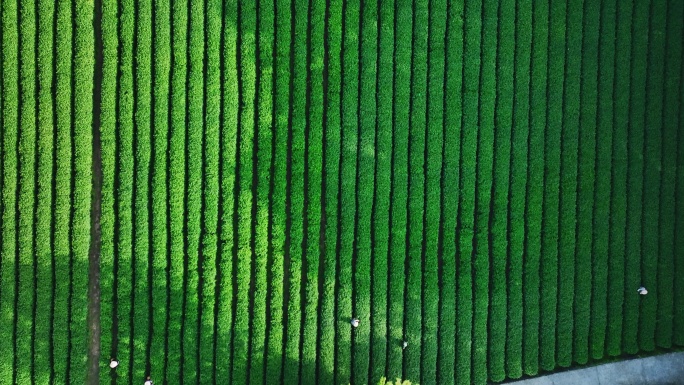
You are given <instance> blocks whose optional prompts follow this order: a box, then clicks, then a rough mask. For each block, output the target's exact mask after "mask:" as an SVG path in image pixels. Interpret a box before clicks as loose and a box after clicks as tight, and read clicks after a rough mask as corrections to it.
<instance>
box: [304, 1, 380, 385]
mask: <svg viewBox="0 0 684 385" xmlns="http://www.w3.org/2000/svg"><path fill="white" fill-rule="evenodd" d="M342 10H343V11H344V14H343V15H342V53H341V61H342V62H341V90H340V103H341V106H340V125H341V128H342V132H341V134H340V141H341V147H340V159H341V160H340V182H339V183H340V187H339V189H340V208H339V213H340V217H339V221H340V222H339V223H340V229H339V246H338V247H339V251H338V256H337V258H338V261H339V264H338V266H339V270H338V272H337V280H338V283H337V285H338V290H337V295H336V297H337V315H336V321H337V335H338V340H337V354H336V355H337V362H336V365H337V367H336V368H335V374H336V377H335V383H345V384H346V383H348V382H351V381H354V382H356V381H357V379H356V377H355V373H354V367H353V365H354V362H353V361H352V350H353V346H354V345H353V342H354V337H353V336H352V333H356V332H357V331H356V329H355V330H354V331H352V330H351V329H352V328H351V326H350V325H349V321H350V320H351V318H354V317H355V318H359V319H362V321H361V322H362V323H361V326H360V327H361V328H364V329H367V328H368V314H354V310H355V309H354V308H353V295H354V293H355V290H358V287H355V282H354V280H353V278H354V277H353V271H354V269H353V267H354V266H353V264H354V261H355V259H356V256H357V254H358V253H357V250H356V249H355V248H354V246H355V241H356V239H355V237H356V211H357V197H356V195H357V191H356V177H357V170H356V168H357V152H358V151H359V149H358V132H359V131H358V130H359V127H358V124H359V121H358V118H359V117H358V104H357V103H359V101H358V99H359V87H358V84H357V82H358V81H359V74H358V64H359V43H360V41H359V22H360V20H359V2H358V1H351V2H349V3H347V4H345V6H344V7H343V8H342ZM293 156H294V154H293Z"/></svg>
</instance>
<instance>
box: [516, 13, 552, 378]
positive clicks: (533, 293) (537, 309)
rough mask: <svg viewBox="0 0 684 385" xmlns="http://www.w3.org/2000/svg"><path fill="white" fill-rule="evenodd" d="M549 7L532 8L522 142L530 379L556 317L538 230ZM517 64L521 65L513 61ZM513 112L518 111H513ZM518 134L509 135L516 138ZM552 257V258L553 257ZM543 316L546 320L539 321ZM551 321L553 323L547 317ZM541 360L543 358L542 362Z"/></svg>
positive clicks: (526, 364) (527, 369) (526, 339)
mask: <svg viewBox="0 0 684 385" xmlns="http://www.w3.org/2000/svg"><path fill="white" fill-rule="evenodd" d="M549 16H550V14H549V4H548V3H545V2H541V3H535V4H534V6H533V7H532V16H531V18H532V25H533V29H532V41H531V43H530V44H531V45H530V52H532V55H531V57H530V88H529V92H530V93H529V107H530V115H529V122H530V133H529V137H528V140H527V144H528V148H527V151H528V152H527V158H526V159H527V176H528V180H527V197H526V198H525V253H526V258H525V261H524V266H523V270H524V273H523V288H524V289H525V290H524V295H523V330H524V331H523V373H525V374H527V375H535V374H537V373H538V371H539V365H540V354H539V351H540V349H541V348H542V346H544V345H545V344H546V345H551V344H555V341H554V340H551V341H548V339H550V337H551V336H550V335H547V334H546V333H542V334H541V335H543V336H544V340H541V339H540V337H541V336H540V325H541V323H542V322H544V325H547V326H548V327H553V326H552V321H553V320H555V312H554V313H553V315H552V314H548V313H547V310H552V309H555V304H556V302H555V297H556V293H555V290H554V286H552V285H551V284H552V280H551V278H552V276H553V275H552V274H554V272H555V270H554V269H555V261H553V263H552V264H549V261H548V258H547V257H546V254H544V255H545V258H544V263H543V264H542V258H541V256H542V232H541V231H542V225H543V224H544V217H543V211H542V209H543V207H544V205H545V204H546V205H548V203H544V194H545V191H546V178H545V170H544V161H545V159H546V156H547V155H546V149H545V143H546V124H547V123H548V122H549V116H548V112H549V110H548V100H547V94H548V90H549V88H548V87H549V84H548V82H549V79H548V78H549V76H548V74H549V72H548V69H549V67H548V64H549V63H548V58H549V54H550V53H549V49H548V39H549V28H548V26H549ZM516 63H520V61H516ZM516 111H517V109H516ZM517 131H518V130H517V129H516V130H515V131H514V132H513V135H514V137H515V134H516V132H517ZM552 256H554V258H555V254H552ZM542 290H543V292H544V294H546V295H547V296H546V297H544V305H549V306H553V308H546V309H545V310H541V306H540V305H541V293H542ZM542 317H545V318H546V320H545V321H542V319H543V318H542ZM552 317H553V318H552ZM544 360H546V358H545V359H544Z"/></svg>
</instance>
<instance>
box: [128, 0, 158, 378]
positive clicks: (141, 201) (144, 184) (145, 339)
mask: <svg viewBox="0 0 684 385" xmlns="http://www.w3.org/2000/svg"><path fill="white" fill-rule="evenodd" d="M135 13H136V15H135V43H134V44H135V46H134V47H135V48H134V52H133V55H134V58H133V66H134V67H133V68H134V75H133V76H134V88H135V90H134V91H135V96H134V100H135V102H134V103H135V106H134V108H135V112H134V123H133V124H134V133H133V135H134V137H133V143H134V146H135V148H134V154H135V160H134V165H135V166H134V170H133V172H134V174H133V178H134V179H133V186H134V192H133V196H134V198H133V199H134V203H133V205H134V214H133V218H134V222H133V277H134V278H133V282H134V284H133V296H132V301H133V314H134V315H133V323H132V325H131V326H132V330H131V335H132V339H133V341H132V354H133V360H132V362H133V371H132V372H131V375H132V376H133V378H137V379H141V378H145V376H146V373H145V372H146V364H147V362H149V360H150V357H149V356H148V354H149V352H148V350H147V347H148V346H149V344H150V342H151V340H150V338H151V337H152V336H151V335H150V333H149V331H150V327H151V325H149V319H150V314H149V311H150V305H151V304H150V303H149V294H150V292H149V290H150V287H151V285H152V282H150V281H149V280H148V278H149V275H148V272H149V271H150V266H149V262H150V257H151V255H152V254H151V250H150V246H151V245H150V232H151V229H152V228H154V227H155V226H156V225H157V224H156V223H154V222H153V221H152V220H150V214H151V213H150V212H149V211H148V207H149V205H150V202H149V200H150V198H149V194H150V171H149V169H150V160H151V151H152V140H151V139H152V138H151V135H150V133H151V128H152V126H151V123H152V122H151V115H150V113H151V109H150V107H151V99H150V91H151V85H152V82H151V75H152V67H151V66H152V62H151V59H152V57H151V54H152V30H151V26H152V23H151V19H152V2H151V1H149V0H148V1H139V2H136V3H135Z"/></svg>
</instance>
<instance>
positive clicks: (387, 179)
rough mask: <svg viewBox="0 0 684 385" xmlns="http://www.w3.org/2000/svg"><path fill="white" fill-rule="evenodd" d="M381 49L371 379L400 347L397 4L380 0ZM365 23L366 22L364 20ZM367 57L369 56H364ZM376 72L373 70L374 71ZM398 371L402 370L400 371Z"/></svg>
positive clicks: (381, 372)
mask: <svg viewBox="0 0 684 385" xmlns="http://www.w3.org/2000/svg"><path fill="white" fill-rule="evenodd" d="M377 7H378V9H377V32H375V31H374V33H377V44H378V47H377V53H378V57H377V58H375V57H374V56H373V58H374V59H375V60H374V61H371V63H372V65H373V66H375V65H377V72H376V73H375V76H374V79H373V80H374V83H373V87H374V88H375V89H376V92H377V93H376V94H375V98H374V99H375V100H374V101H373V102H374V107H375V108H376V109H375V111H371V114H374V115H375V122H374V123H375V129H376V137H375V145H374V147H375V155H376V157H375V169H374V174H375V190H374V191H375V195H374V198H373V207H374V208H375V209H374V211H373V217H372V219H371V220H372V225H371V239H372V243H373V251H372V255H371V258H372V262H371V264H372V271H371V272H370V274H371V277H372V282H371V293H372V297H371V314H372V317H373V318H372V328H373V329H372V331H371V339H370V349H371V356H370V363H369V366H370V380H369V381H375V379H377V378H380V377H382V376H383V375H385V371H386V369H387V354H388V351H389V350H390V349H396V344H393V343H392V341H391V340H390V339H389V338H388V336H389V334H388V333H389V328H388V326H389V325H388V319H389V318H388V316H389V312H388V299H389V297H390V296H389V285H390V283H389V281H388V277H389V261H390V259H389V246H390V243H389V242H390V234H391V232H392V231H393V230H392V229H391V228H390V225H391V224H390V220H391V218H390V209H391V207H392V196H391V192H392V191H391V183H392V139H393V132H392V128H393V127H392V96H393V94H392V93H393V82H392V78H393V74H394V71H393V64H394V41H393V40H394V30H393V24H394V23H393V18H394V8H393V4H390V3H389V2H378V4H377ZM364 26H366V25H365V24H364ZM364 57H365V56H364ZM371 72H372V71H371ZM397 374H398V373H397Z"/></svg>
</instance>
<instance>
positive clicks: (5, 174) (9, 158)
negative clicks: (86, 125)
mask: <svg viewBox="0 0 684 385" xmlns="http://www.w3.org/2000/svg"><path fill="white" fill-rule="evenodd" d="M16 20H17V3H16V2H13V1H6V2H3V3H2V37H3V39H2V92H1V93H0V94H1V97H2V245H1V247H2V252H1V254H0V255H1V256H2V260H1V262H2V263H1V266H2V267H1V268H0V269H1V270H0V309H1V311H2V313H1V314H0V350H2V351H3V352H6V355H4V357H2V359H0V377H2V378H4V380H3V383H5V384H9V383H14V382H15V376H16V374H15V370H14V366H15V355H16V354H15V352H14V338H15V337H14V336H15V334H16V331H15V327H14V325H16V323H15V318H16V315H15V309H14V303H15V298H16V296H17V294H16V290H15V289H14V288H15V287H17V286H18V285H19V282H17V280H16V272H17V266H18V262H19V261H17V254H16V252H17V246H16V245H17V243H16V242H17V226H16V223H17V221H18V218H17V217H18V213H17V193H18V189H17V184H18V169H19V162H18V153H17V145H18V127H19V116H18V113H19V84H18V80H17V79H18V76H19V58H18V54H19V42H18V39H19V31H18V30H19V28H18V26H17V24H16ZM62 101H63V98H62V99H60V102H62ZM60 138H61V137H60ZM60 144H62V143H60ZM60 147H61V146H60ZM66 159H69V158H68V157H67V158H66ZM56 185H57V187H61V188H64V190H65V192H66V193H67V197H68V191H69V190H68V188H69V187H68V185H66V186H65V185H64V184H61V183H60V184H57V183H56ZM63 203H64V201H63V200H62V201H58V202H56V204H55V206H56V208H59V209H61V210H60V212H59V213H60V214H65V215H62V216H61V217H60V218H61V219H64V217H66V220H67V222H65V223H68V214H69V204H68V202H67V203H66V204H63ZM58 204H63V205H61V206H58ZM55 211H56V210H55ZM58 246H60V248H59V251H61V252H63V253H64V254H63V255H68V253H69V250H68V244H66V245H64V243H63V242H60V243H59V244H57V243H55V251H57V247H58ZM65 259H66V258H65ZM64 262H67V261H63V262H62V263H61V264H60V266H59V267H60V269H59V271H60V272H62V273H67V274H68V266H66V265H67V264H66V263H64ZM57 269H58V267H57V266H56V267H55V270H57ZM62 282H63V284H61V285H58V286H57V285H56V286H57V287H56V289H57V288H59V289H61V290H55V296H56V298H55V314H56V318H55V319H56V320H57V322H58V325H59V326H62V327H63V328H64V329H63V330H64V332H61V331H59V332H57V333H55V334H56V338H55V339H59V340H60V341H59V342H57V345H56V347H62V348H63V349H64V351H66V346H67V342H68V340H67V334H66V328H67V325H66V319H67V317H66V316H67V312H68V309H67V308H66V305H67V296H68V290H69V288H68V282H66V281H62ZM57 317H59V318H57ZM67 359H68V357H67ZM64 361H65V360H60V361H59V363H55V365H59V369H61V370H60V372H59V373H60V377H59V378H64V377H65V372H66V369H65V366H64V363H65V362H64Z"/></svg>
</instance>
